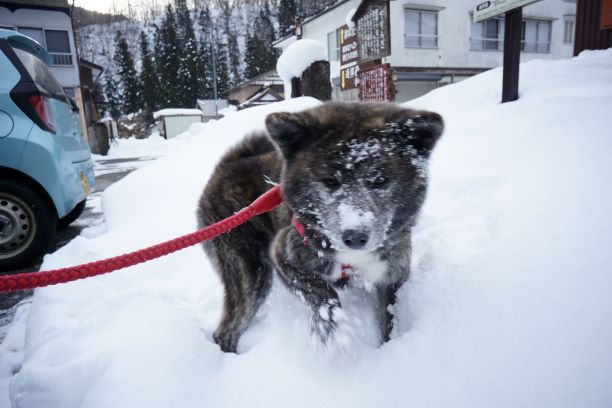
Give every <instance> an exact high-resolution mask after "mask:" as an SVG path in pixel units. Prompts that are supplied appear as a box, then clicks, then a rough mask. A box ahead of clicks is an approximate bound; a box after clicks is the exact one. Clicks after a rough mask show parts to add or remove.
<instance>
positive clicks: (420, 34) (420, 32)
mask: <svg viewBox="0 0 612 408" xmlns="http://www.w3.org/2000/svg"><path fill="white" fill-rule="evenodd" d="M409 13H417V14H418V17H419V22H418V27H417V33H418V34H408V33H407V32H406V28H407V24H406V16H407V15H408V14H409ZM423 14H428V15H433V16H434V17H435V32H436V33H435V35H431V34H423ZM438 14H439V10H435V9H420V8H408V7H406V8H404V48H412V49H425V50H436V49H438V48H439V47H440V43H439V39H440V30H439V15H438ZM408 38H416V39H417V45H413V44H408ZM423 38H430V39H433V40H434V43H435V45H434V46H429V45H423V41H422V40H423Z"/></svg>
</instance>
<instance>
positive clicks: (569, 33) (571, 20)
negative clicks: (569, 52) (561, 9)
mask: <svg viewBox="0 0 612 408" xmlns="http://www.w3.org/2000/svg"><path fill="white" fill-rule="evenodd" d="M568 26H569V27H570V29H569V30H568ZM568 37H569V38H568ZM575 37H576V16H574V15H566V16H565V17H564V19H563V44H573V43H574V39H575Z"/></svg>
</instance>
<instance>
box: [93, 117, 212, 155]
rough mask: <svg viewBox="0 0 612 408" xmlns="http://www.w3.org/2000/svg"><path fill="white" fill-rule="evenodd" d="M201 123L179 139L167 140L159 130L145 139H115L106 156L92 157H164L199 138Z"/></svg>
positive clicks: (178, 137)
mask: <svg viewBox="0 0 612 408" xmlns="http://www.w3.org/2000/svg"><path fill="white" fill-rule="evenodd" d="M203 126H204V125H203V124H201V123H194V124H192V125H191V126H190V127H189V130H188V131H187V132H185V133H183V134H181V135H179V136H177V137H173V138H170V139H165V138H163V137H161V136H160V135H159V132H158V131H157V130H155V131H153V132H152V134H151V136H149V137H147V138H145V139H136V138H135V137H130V138H127V139H119V138H117V139H115V141H114V142H113V143H111V146H110V149H109V151H108V153H107V155H106V156H101V155H95V154H94V155H92V156H93V157H94V159H99V160H103V159H126V158H133V157H141V158H143V160H146V159H147V158H151V157H159V156H163V155H165V154H167V153H169V152H172V151H174V150H176V149H177V148H178V147H179V146H181V145H182V144H183V143H184V142H185V140H189V139H192V138H194V137H197V136H199V134H200V132H201V130H202V127H203Z"/></svg>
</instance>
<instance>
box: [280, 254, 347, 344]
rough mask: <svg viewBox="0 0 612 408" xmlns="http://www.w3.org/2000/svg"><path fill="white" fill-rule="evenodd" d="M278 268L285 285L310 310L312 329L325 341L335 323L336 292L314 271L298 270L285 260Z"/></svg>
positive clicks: (337, 305) (330, 334) (338, 303)
mask: <svg viewBox="0 0 612 408" xmlns="http://www.w3.org/2000/svg"><path fill="white" fill-rule="evenodd" d="M279 268H280V270H279V276H280V277H281V279H282V281H283V282H284V283H285V285H287V287H288V288H289V290H291V291H292V292H293V293H295V294H296V295H297V296H298V297H299V298H300V299H302V300H303V301H304V302H305V303H306V304H307V305H308V306H309V307H310V309H311V310H312V331H313V332H314V333H315V334H316V335H317V336H318V337H319V338H320V339H321V341H322V342H323V343H326V342H327V341H328V340H329V339H330V337H331V336H332V335H333V332H334V329H335V328H336V325H337V319H336V318H337V314H338V311H339V310H340V300H339V299H338V293H337V292H336V291H335V289H334V288H332V287H331V286H330V285H329V283H328V282H326V281H325V280H324V279H323V278H321V277H320V276H319V275H317V274H316V273H314V272H303V271H300V270H299V269H297V268H295V267H293V266H292V265H290V264H288V263H286V262H283V263H282V265H280V266H279Z"/></svg>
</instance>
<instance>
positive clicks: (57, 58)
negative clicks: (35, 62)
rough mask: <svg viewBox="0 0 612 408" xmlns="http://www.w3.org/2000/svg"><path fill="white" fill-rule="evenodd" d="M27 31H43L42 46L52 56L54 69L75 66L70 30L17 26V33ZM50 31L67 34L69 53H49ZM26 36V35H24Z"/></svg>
mask: <svg viewBox="0 0 612 408" xmlns="http://www.w3.org/2000/svg"><path fill="white" fill-rule="evenodd" d="M22 28H23V29H26V30H40V31H42V35H43V40H44V43H43V44H41V45H42V46H43V47H44V48H45V50H46V51H47V52H48V53H49V55H50V56H51V60H52V63H51V66H53V67H72V66H74V55H73V54H72V45H71V44H70V32H69V31H68V30H61V29H56V28H44V27H28V26H16V31H17V32H20V31H19V30H20V29H22ZM48 31H57V32H63V33H66V36H67V40H68V52H51V51H49V48H48V44H47V32H48ZM24 35H25V34H24Z"/></svg>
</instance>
